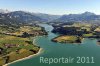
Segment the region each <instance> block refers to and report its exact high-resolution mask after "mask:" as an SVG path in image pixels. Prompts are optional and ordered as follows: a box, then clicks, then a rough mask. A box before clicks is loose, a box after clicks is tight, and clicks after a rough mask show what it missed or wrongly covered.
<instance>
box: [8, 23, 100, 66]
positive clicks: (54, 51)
mask: <svg viewBox="0 0 100 66" xmlns="http://www.w3.org/2000/svg"><path fill="white" fill-rule="evenodd" d="M41 26H43V27H45V29H46V30H47V31H48V33H49V35H48V36H42V37H37V39H36V41H35V42H36V44H37V45H39V46H40V47H41V48H43V51H42V53H41V54H40V55H38V56H35V57H33V58H30V59H27V60H23V61H19V62H16V63H13V64H11V65H9V66H100V45H99V44H97V40H96V39H84V40H83V42H82V43H81V44H69V43H68V44H61V43H55V42H52V41H51V39H52V38H54V37H56V36H57V34H53V33H51V32H50V31H51V30H52V29H53V27H52V26H50V25H47V24H41ZM78 56H79V57H94V62H95V63H80V64H78V63H76V61H77V59H76V57H78ZM40 57H47V58H60V57H65V58H66V57H73V58H75V62H73V63H65V64H64V63H57V64H56V63H53V64H45V63H40Z"/></svg>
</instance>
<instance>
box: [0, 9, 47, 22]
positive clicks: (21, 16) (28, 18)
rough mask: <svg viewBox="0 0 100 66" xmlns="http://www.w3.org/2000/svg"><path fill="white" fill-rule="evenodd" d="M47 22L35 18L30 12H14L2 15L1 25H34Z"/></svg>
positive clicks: (0, 15) (0, 18)
mask: <svg viewBox="0 0 100 66" xmlns="http://www.w3.org/2000/svg"><path fill="white" fill-rule="evenodd" d="M44 21H46V20H44V19H42V18H40V17H38V16H35V15H33V14H31V13H29V12H24V11H14V12H9V13H0V23H1V24H2V23H4V24H10V23H11V24H13V23H34V22H44Z"/></svg>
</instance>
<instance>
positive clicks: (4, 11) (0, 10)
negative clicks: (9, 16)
mask: <svg viewBox="0 0 100 66" xmlns="http://www.w3.org/2000/svg"><path fill="white" fill-rule="evenodd" d="M9 12H10V11H8V10H7V9H6V10H4V9H0V13H2V14H4V13H9Z"/></svg>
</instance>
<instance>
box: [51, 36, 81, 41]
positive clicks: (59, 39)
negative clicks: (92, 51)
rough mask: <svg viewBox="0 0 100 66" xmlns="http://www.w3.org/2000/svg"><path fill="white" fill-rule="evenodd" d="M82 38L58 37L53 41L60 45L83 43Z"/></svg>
mask: <svg viewBox="0 0 100 66" xmlns="http://www.w3.org/2000/svg"><path fill="white" fill-rule="evenodd" d="M82 39H83V38H82V37H78V36H67V35H63V36H58V37H56V38H53V39H52V41H54V42H59V43H81V42H82Z"/></svg>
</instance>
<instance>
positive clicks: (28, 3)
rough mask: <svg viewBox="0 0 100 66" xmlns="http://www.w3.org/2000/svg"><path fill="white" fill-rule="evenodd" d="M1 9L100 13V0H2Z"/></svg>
mask: <svg viewBox="0 0 100 66" xmlns="http://www.w3.org/2000/svg"><path fill="white" fill-rule="evenodd" d="M0 9H8V10H25V11H30V12H40V13H48V14H69V13H75V14H76V13H83V12H85V11H90V12H94V13H96V14H100V0H0Z"/></svg>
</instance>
